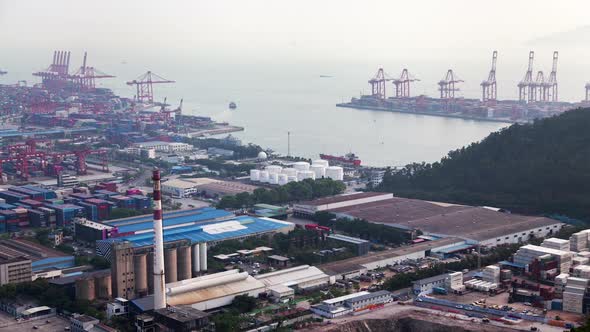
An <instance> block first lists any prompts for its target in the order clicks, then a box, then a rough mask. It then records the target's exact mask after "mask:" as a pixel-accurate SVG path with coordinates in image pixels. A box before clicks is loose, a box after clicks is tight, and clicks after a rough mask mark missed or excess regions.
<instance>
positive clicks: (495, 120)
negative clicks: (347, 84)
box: [336, 103, 526, 124]
mask: <svg viewBox="0 0 590 332" xmlns="http://www.w3.org/2000/svg"><path fill="white" fill-rule="evenodd" d="M336 106H337V107H345V108H354V109H361V110H371V111H385V112H395V113H403V114H414V115H416V114H417V115H430V116H437V117H442V118H453V119H463V120H473V121H482V122H496V123H507V124H515V123H521V124H522V123H526V122H522V121H511V120H508V119H490V118H482V117H475V116H465V115H455V114H444V113H433V112H423V111H405V110H397V109H390V108H385V107H379V106H363V105H356V104H352V103H339V104H336Z"/></svg>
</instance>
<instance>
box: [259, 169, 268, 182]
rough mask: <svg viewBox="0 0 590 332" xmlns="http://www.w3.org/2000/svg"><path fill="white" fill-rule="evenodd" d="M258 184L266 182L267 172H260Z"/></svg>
mask: <svg viewBox="0 0 590 332" xmlns="http://www.w3.org/2000/svg"><path fill="white" fill-rule="evenodd" d="M260 182H268V172H267V171H260Z"/></svg>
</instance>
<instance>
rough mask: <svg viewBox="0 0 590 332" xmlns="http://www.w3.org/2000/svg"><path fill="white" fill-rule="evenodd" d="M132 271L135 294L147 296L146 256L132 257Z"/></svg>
mask: <svg viewBox="0 0 590 332" xmlns="http://www.w3.org/2000/svg"><path fill="white" fill-rule="evenodd" d="M133 270H134V271H135V293H137V294H140V295H145V294H147V290H148V280H147V275H148V269H147V254H139V255H135V256H133Z"/></svg>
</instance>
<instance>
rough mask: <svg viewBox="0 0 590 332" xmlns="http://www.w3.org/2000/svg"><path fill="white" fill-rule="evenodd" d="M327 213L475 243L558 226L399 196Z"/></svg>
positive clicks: (548, 221) (546, 220) (538, 219)
mask: <svg viewBox="0 0 590 332" xmlns="http://www.w3.org/2000/svg"><path fill="white" fill-rule="evenodd" d="M330 212H332V213H337V214H342V215H348V216H351V217H354V218H360V219H365V220H367V221H369V222H373V223H378V224H385V225H390V226H394V227H398V228H402V229H419V230H421V231H423V232H424V233H427V234H438V235H451V236H457V237H461V238H466V239H472V240H476V241H482V240H487V239H492V238H496V237H500V236H503V235H507V234H512V233H518V232H520V231H524V230H529V229H533V228H537V227H545V226H549V225H555V224H558V223H559V222H558V221H556V220H553V219H549V218H545V217H531V216H523V215H517V214H511V213H505V212H498V211H494V210H492V209H489V208H483V207H473V206H466V205H457V204H449V203H440V202H429V201H422V200H417V199H408V198H399V197H395V198H392V199H388V200H382V201H377V202H372V203H366V204H358V205H352V206H347V207H342V208H337V209H332V210H330Z"/></svg>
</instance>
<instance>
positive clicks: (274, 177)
mask: <svg viewBox="0 0 590 332" xmlns="http://www.w3.org/2000/svg"><path fill="white" fill-rule="evenodd" d="M268 183H270V184H278V183H279V175H278V174H277V173H270V174H269V175H268Z"/></svg>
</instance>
